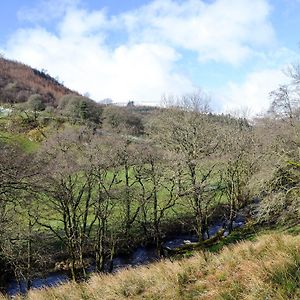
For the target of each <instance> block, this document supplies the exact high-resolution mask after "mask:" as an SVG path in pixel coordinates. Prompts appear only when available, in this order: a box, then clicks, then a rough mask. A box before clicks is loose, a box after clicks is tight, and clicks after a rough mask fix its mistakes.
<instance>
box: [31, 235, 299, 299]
mask: <svg viewBox="0 0 300 300" xmlns="http://www.w3.org/2000/svg"><path fill="white" fill-rule="evenodd" d="M27 299H30V300H33V299H34V300H35V299H115V300H117V299H174V300H176V299H178V300H179V299H253V300H254V299H257V300H259V299H294V300H296V299H300V237H299V236H290V235H284V234H271V235H264V236H261V237H259V238H258V240H257V241H256V242H251V241H247V242H240V243H239V244H237V245H233V246H229V247H225V248H224V249H223V250H222V251H221V252H220V253H219V254H211V253H207V252H206V253H204V252H200V253H197V254H195V255H194V256H193V257H191V258H188V259H183V260H179V261H170V260H166V261H162V262H158V263H154V264H152V265H149V266H143V267H138V268H130V269H127V270H122V271H119V272H118V273H116V274H115V275H95V276H92V278H91V279H90V280H89V281H88V282H85V283H80V284H76V283H72V282H71V283H67V284H64V285H61V286H59V287H56V288H48V289H44V290H41V291H38V290H35V291H34V290H33V291H30V293H29V294H28V296H27Z"/></svg>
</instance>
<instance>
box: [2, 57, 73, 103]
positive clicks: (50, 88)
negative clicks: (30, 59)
mask: <svg viewBox="0 0 300 300" xmlns="http://www.w3.org/2000/svg"><path fill="white" fill-rule="evenodd" d="M70 93H72V94H78V93H76V92H74V91H71V90H70V89H68V88H66V87H65V86H63V85H62V84H61V83H60V82H58V81H57V80H56V79H54V78H53V77H51V76H50V75H48V74H46V73H45V72H44V71H39V70H36V69H34V68H31V67H29V66H27V65H25V64H22V63H19V62H16V61H12V60H7V59H5V58H1V57H0V102H2V103H20V102H26V101H27V100H28V98H29V97H30V95H33V94H40V95H41V96H42V97H43V99H44V101H45V103H47V104H50V105H54V106H55V105H56V104H57V100H58V99H59V98H60V97H62V96H64V95H66V94H70Z"/></svg>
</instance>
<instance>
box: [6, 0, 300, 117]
mask: <svg viewBox="0 0 300 300" xmlns="http://www.w3.org/2000/svg"><path fill="white" fill-rule="evenodd" d="M299 16H300V0H272V1H271V0H126V1H125V0H26V1H21V0H10V1H2V3H1V4H0V53H1V54H2V55H3V56H4V57H6V58H9V59H13V60H17V61H20V62H23V63H26V64H28V65H30V66H32V67H34V68H37V69H39V70H46V72H48V73H49V74H50V75H51V76H53V77H56V78H58V79H59V80H60V81H61V82H63V83H64V84H65V85H66V86H67V87H69V88H71V89H73V90H76V91H78V92H80V93H82V94H85V93H88V94H89V95H90V97H91V98H92V99H94V100H96V101H101V100H103V99H106V98H110V99H112V100H113V101H114V102H117V103H126V102H128V101H134V102H135V103H136V104H146V105H160V104H161V99H162V97H163V96H164V95H165V96H169V95H172V96H180V95H183V94H186V93H193V92H197V91H198V90H202V91H204V92H205V93H207V94H208V95H209V96H210V98H211V106H212V108H213V110H214V111H216V112H225V113H226V112H234V111H238V110H239V111H248V113H250V114H252V115H254V114H258V113H261V112H263V111H265V110H266V109H267V108H268V106H269V104H270V102H271V99H270V97H269V93H270V92H271V91H272V90H274V89H276V88H277V87H278V86H279V85H280V84H285V83H288V82H289V80H290V79H289V78H288V76H287V75H286V72H285V70H286V69H287V68H288V66H289V65H290V64H295V63H300V48H299V45H300V44H299V42H300V36H299V28H300V18H299Z"/></svg>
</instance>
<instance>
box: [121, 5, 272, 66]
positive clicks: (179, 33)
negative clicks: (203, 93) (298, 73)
mask: <svg viewBox="0 0 300 300" xmlns="http://www.w3.org/2000/svg"><path fill="white" fill-rule="evenodd" d="M270 10H271V7H270V6H269V4H268V2H267V1H266V0H217V1H214V2H212V3H207V2H205V1H200V0H187V1H183V2H176V1H172V0H156V1H153V2H151V3H150V4H149V5H147V6H144V7H141V8H139V9H137V10H136V11H133V12H128V13H126V14H123V15H122V19H123V20H124V24H125V25H126V27H127V30H128V31H129V33H130V36H131V38H132V39H133V41H135V40H146V41H151V42H153V41H154V42H162V41H163V42H165V43H168V44H172V45H173V46H174V47H179V48H184V49H188V50H192V51H196V52H197V53H198V56H199V60H200V61H207V60H214V61H218V62H225V63H230V64H238V63H240V62H242V61H243V60H245V59H246V58H249V57H250V56H251V55H252V54H254V52H255V51H254V49H256V48H257V47H270V46H271V45H273V44H274V41H275V34H274V31H273V28H272V25H271V23H270V22H269V21H268V17H269V14H270ZM255 28H259V30H255V33H254V29H255Z"/></svg>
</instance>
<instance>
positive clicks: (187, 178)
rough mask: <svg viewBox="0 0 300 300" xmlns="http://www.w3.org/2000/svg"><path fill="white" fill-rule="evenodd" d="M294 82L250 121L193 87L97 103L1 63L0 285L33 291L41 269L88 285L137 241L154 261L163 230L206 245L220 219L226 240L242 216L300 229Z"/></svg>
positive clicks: (298, 83)
mask: <svg viewBox="0 0 300 300" xmlns="http://www.w3.org/2000/svg"><path fill="white" fill-rule="evenodd" d="M290 78H291V82H290V84H289V85H285V86H281V87H279V88H278V89H277V90H275V91H273V92H272V93H271V94H270V97H271V99H272V104H271V106H270V109H269V111H268V112H266V114H265V115H262V116H260V117H257V118H255V119H251V120H248V119H246V118H242V117H239V116H234V115H220V114H215V113H213V112H212V111H211V109H210V107H209V102H208V100H207V96H206V95H205V94H204V93H202V92H200V91H199V92H197V93H193V94H187V95H183V96H178V97H165V99H164V101H163V103H164V105H165V107H160V108H154V107H140V106H134V105H133V103H132V102H130V103H129V105H128V106H126V107H117V106H113V105H101V104H98V103H96V102H95V101H93V100H91V99H89V98H88V97H84V96H81V95H79V94H78V93H75V92H72V91H70V90H68V89H66V88H64V87H63V86H62V85H61V84H59V83H58V82H57V81H56V80H55V79H53V78H51V77H50V76H49V75H47V74H46V73H44V72H40V71H37V70H32V69H30V68H29V67H27V66H24V65H21V64H18V63H16V62H11V61H7V60H5V59H3V58H2V59H0V103H1V105H0V106H1V109H2V110H1V111H0V182H1V185H0V265H1V270H5V271H4V272H2V273H0V276H1V277H0V281H1V285H2V286H3V287H4V286H5V281H6V280H7V279H9V278H10V277H12V276H13V277H15V278H16V279H18V280H26V281H27V282H28V288H30V281H31V279H32V278H33V277H36V276H37V275H38V274H43V271H44V270H45V269H47V270H61V271H66V272H67V273H68V274H69V275H70V277H71V278H72V279H74V280H79V279H82V278H86V277H87V276H88V274H87V269H88V267H89V266H90V265H91V264H95V266H96V271H97V272H102V271H104V270H106V271H107V268H106V266H107V265H109V262H111V261H112V258H113V257H114V256H115V255H116V253H119V252H130V251H132V249H133V248H134V247H136V246H138V245H141V244H150V243H151V244H155V246H156V249H157V253H158V254H159V255H160V256H162V255H163V249H162V244H163V241H164V239H165V238H166V236H168V235H169V234H172V233H174V232H194V233H195V234H196V235H197V237H198V240H199V241H202V240H203V239H205V238H210V236H209V231H208V229H209V226H210V225H211V224H212V223H213V222H214V221H215V220H216V219H217V220H222V222H223V224H224V228H226V230H228V232H229V234H230V233H231V232H232V231H233V223H234V220H235V217H236V215H237V213H238V211H239V210H241V209H245V208H248V215H247V217H248V221H249V224H252V225H251V226H253V227H256V228H257V227H258V228H260V227H263V228H266V227H272V228H274V227H278V226H295V225H297V224H299V220H300V200H299V199H300V198H299V192H300V191H299V188H300V186H299V182H300V173H299V171H300V157H299V153H300V152H299V151H300V139H299V137H300V123H299V117H300V109H299V108H300V95H299V88H300V72H299V68H298V67H292V68H291V69H290ZM249 226H250V225H249ZM110 267H112V266H110ZM110 267H108V269H109V268H110Z"/></svg>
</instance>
